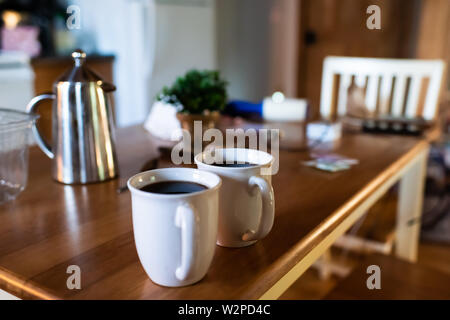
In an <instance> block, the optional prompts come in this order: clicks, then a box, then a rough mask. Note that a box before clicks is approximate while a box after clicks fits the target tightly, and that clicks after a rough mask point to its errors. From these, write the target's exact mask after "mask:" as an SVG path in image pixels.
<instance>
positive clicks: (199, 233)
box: [128, 168, 221, 287]
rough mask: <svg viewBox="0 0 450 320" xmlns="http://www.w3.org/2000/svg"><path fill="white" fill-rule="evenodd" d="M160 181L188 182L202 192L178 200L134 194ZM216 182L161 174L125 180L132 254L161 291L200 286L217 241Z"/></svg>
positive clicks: (196, 175)
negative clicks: (163, 287) (129, 209)
mask: <svg viewBox="0 0 450 320" xmlns="http://www.w3.org/2000/svg"><path fill="white" fill-rule="evenodd" d="M161 181H188V182H195V183H198V184H201V185H203V186H205V187H207V189H206V190H202V191H198V192H192V193H184V194H160V193H150V192H146V191H142V190H140V188H142V187H144V186H146V185H149V184H152V183H157V182H161ZM220 186H221V180H220V178H219V177H218V176H217V175H215V174H213V173H210V172H205V171H200V170H197V169H188V168H167V169H157V170H151V171H147V172H143V173H139V174H137V175H135V176H133V177H131V178H130V179H129V180H128V188H129V189H130V191H131V200H132V210H133V230H134V240H135V243H136V249H137V252H138V255H139V259H140V261H141V264H142V266H143V267H144V269H145V271H146V272H147V274H148V275H149V277H150V279H151V280H152V281H153V282H155V283H157V284H160V285H163V286H167V287H179V286H185V285H189V284H192V283H195V282H197V281H200V280H201V279H202V278H203V277H204V276H205V274H206V272H207V271H208V268H209V266H210V264H211V261H212V258H213V255H214V250H215V243H216V238H217V225H218V212H219V188H220Z"/></svg>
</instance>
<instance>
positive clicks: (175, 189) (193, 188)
mask: <svg viewBox="0 0 450 320" xmlns="http://www.w3.org/2000/svg"><path fill="white" fill-rule="evenodd" d="M206 189H208V187H206V186H204V185H202V184H199V183H196V182H191V181H161V182H156V183H151V184H148V185H146V186H143V187H142V188H140V190H142V191H145V192H151V193H159V194H185V193H193V192H199V191H203V190H206Z"/></svg>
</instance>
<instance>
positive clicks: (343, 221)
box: [245, 139, 429, 300]
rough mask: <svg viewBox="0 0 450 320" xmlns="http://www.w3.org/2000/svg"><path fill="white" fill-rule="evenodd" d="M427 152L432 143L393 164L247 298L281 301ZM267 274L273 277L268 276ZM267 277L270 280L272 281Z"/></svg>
mask: <svg viewBox="0 0 450 320" xmlns="http://www.w3.org/2000/svg"><path fill="white" fill-rule="evenodd" d="M428 150H429V142H428V140H426V139H423V140H421V141H420V142H419V143H417V144H416V145H415V146H414V147H413V148H412V149H411V150H409V151H408V152H407V153H406V154H404V155H403V156H402V157H401V158H399V159H398V160H397V161H395V162H394V163H392V164H391V165H390V166H389V167H388V168H387V169H386V170H384V171H383V172H382V173H380V174H379V175H378V176H377V177H376V178H375V179H374V180H372V181H371V182H370V183H369V184H367V185H366V186H365V187H364V188H363V189H361V191H360V192H358V193H357V194H355V195H354V196H353V197H352V198H351V199H350V200H349V201H348V202H347V203H345V204H344V205H343V206H341V207H340V208H339V209H337V210H336V211H335V212H334V213H333V214H331V215H330V217H329V218H328V219H327V220H325V221H324V222H323V223H322V224H320V225H319V226H317V227H316V228H315V229H314V230H313V231H311V232H310V233H309V234H308V235H307V236H306V237H305V238H303V240H302V241H300V242H299V243H297V244H296V245H295V246H294V247H293V248H291V249H290V250H289V251H288V252H286V253H285V254H284V255H283V256H282V257H281V258H279V259H278V260H277V261H276V262H275V263H274V264H273V265H272V267H271V268H270V270H269V271H268V272H266V273H264V274H263V275H262V276H261V278H264V279H261V280H257V281H255V284H254V285H253V286H251V287H250V288H249V291H248V292H247V294H246V297H245V298H249V299H252V297H253V298H254V297H259V298H258V299H260V300H273V299H278V298H279V297H280V296H281V295H282V294H283V293H284V291H286V289H287V288H289V286H290V285H292V284H293V283H294V282H295V281H296V280H297V279H298V278H299V277H300V276H301V275H302V274H303V272H305V271H306V270H307V269H308V268H309V267H310V266H311V265H312V264H313V263H314V262H315V261H316V260H317V259H318V258H320V256H321V255H322V254H323V253H324V252H325V251H326V250H327V249H328V248H329V247H330V246H331V245H332V244H333V242H334V241H335V240H336V239H337V238H338V237H339V236H341V235H342V234H343V233H344V232H345V231H347V229H348V228H350V227H351V226H352V225H353V224H354V223H355V222H356V221H357V220H358V219H359V218H360V217H361V216H362V215H363V214H364V213H365V212H367V210H368V209H369V208H370V207H371V206H372V205H373V204H374V203H375V202H376V201H377V200H378V199H379V198H380V197H381V196H382V195H383V194H384V193H385V192H386V191H387V190H388V189H389V188H390V187H391V186H392V185H393V184H395V183H396V182H397V181H398V180H399V177H401V176H402V175H403V173H404V172H405V171H406V170H408V168H410V167H411V166H413V165H414V163H415V162H416V161H418V160H419V159H420V156H426V155H427V153H428ZM336 224H337V226H336V227H335V228H334V229H333V230H331V232H329V233H328V234H327V235H326V237H325V238H324V239H322V241H321V242H319V243H317V244H315V245H314V247H313V249H312V250H311V251H309V252H306V254H305V252H304V251H305V250H304V248H306V247H308V246H309V245H311V244H312V243H314V240H315V239H316V238H317V237H318V236H319V235H320V234H323V233H326V230H329V229H331V228H332V226H333V225H336ZM275 270H283V271H284V272H283V275H282V276H281V277H280V276H279V274H280V272H279V271H278V272H274V271H275ZM267 273H271V274H269V275H267ZM267 277H269V280H268V279H267ZM258 283H267V285H266V286H264V287H265V289H262V286H261V285H260V284H259V285H258Z"/></svg>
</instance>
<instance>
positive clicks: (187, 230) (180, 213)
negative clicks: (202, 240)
mask: <svg viewBox="0 0 450 320" xmlns="http://www.w3.org/2000/svg"><path fill="white" fill-rule="evenodd" d="M197 221H198V218H197V216H196V214H195V211H194V209H193V208H192V206H191V205H190V204H189V203H186V202H183V203H181V204H180V205H179V206H178V208H177V211H176V213H175V225H176V226H177V227H178V228H180V229H181V265H180V266H179V267H178V268H177V269H176V270H175V276H176V277H177V279H178V280H180V281H183V280H186V279H187V277H188V276H189V274H190V273H191V271H192V269H193V268H194V262H195V257H196V256H197V237H196V233H197V230H198V227H197Z"/></svg>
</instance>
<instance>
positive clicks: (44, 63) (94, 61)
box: [31, 56, 114, 141]
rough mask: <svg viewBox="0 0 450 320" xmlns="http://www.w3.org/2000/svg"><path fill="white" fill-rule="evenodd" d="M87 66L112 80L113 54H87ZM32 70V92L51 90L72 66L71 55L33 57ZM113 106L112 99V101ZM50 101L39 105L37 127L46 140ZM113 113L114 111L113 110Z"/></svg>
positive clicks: (48, 132)
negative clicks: (33, 75)
mask: <svg viewBox="0 0 450 320" xmlns="http://www.w3.org/2000/svg"><path fill="white" fill-rule="evenodd" d="M86 63H87V65H88V66H89V68H91V69H93V70H94V71H95V72H96V73H97V74H98V75H100V76H101V77H102V78H103V79H104V80H105V81H108V82H110V83H114V81H113V63H114V57H113V56H90V57H89V56H88V58H87V60H86ZM31 65H32V67H33V70H34V74H35V78H34V92H35V94H36V95H39V94H42V93H45V92H50V91H52V86H53V83H54V82H55V80H57V79H58V78H59V77H60V76H61V75H62V74H63V73H64V72H66V71H67V70H68V69H70V68H72V67H73V59H72V58H71V57H43V58H34V59H32V61H31ZM112 102H113V103H112V106H113V108H114V101H112ZM51 109H52V108H51V102H50V101H44V102H42V103H41V104H40V105H39V108H38V113H39V115H40V119H39V120H38V127H39V129H40V130H41V132H42V134H43V135H44V137H45V138H46V139H47V141H51V136H52V111H51ZM113 114H114V112H113Z"/></svg>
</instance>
